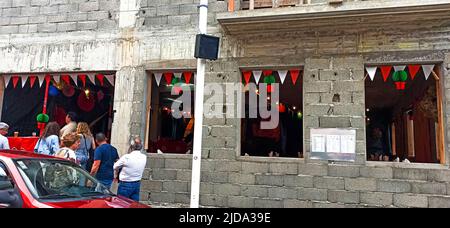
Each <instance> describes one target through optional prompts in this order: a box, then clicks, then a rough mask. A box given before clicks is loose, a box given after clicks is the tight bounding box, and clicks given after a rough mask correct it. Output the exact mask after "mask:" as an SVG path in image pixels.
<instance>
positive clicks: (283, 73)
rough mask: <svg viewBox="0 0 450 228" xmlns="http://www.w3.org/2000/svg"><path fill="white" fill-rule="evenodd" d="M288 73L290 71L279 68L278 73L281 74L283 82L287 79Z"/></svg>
mask: <svg viewBox="0 0 450 228" xmlns="http://www.w3.org/2000/svg"><path fill="white" fill-rule="evenodd" d="M287 73H288V71H287V70H279V71H278V75H279V76H280V81H281V84H283V83H284V80H286V76H287Z"/></svg>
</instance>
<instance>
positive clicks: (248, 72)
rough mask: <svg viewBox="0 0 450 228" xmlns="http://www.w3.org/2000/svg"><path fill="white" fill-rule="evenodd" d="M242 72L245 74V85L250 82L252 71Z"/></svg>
mask: <svg viewBox="0 0 450 228" xmlns="http://www.w3.org/2000/svg"><path fill="white" fill-rule="evenodd" d="M242 74H243V75H244V80H245V85H247V84H248V83H249V82H250V78H251V77H252V72H251V71H244V72H242Z"/></svg>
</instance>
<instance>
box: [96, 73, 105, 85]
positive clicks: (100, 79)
mask: <svg viewBox="0 0 450 228" xmlns="http://www.w3.org/2000/svg"><path fill="white" fill-rule="evenodd" d="M97 79H98V81H99V82H100V85H101V86H103V85H104V83H105V75H103V74H97Z"/></svg>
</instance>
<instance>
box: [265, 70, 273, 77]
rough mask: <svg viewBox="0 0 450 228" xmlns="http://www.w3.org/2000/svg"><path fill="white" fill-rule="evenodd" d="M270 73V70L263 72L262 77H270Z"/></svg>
mask: <svg viewBox="0 0 450 228" xmlns="http://www.w3.org/2000/svg"><path fill="white" fill-rule="evenodd" d="M272 73H273V71H271V70H264V71H263V75H264V76H269V75H272Z"/></svg>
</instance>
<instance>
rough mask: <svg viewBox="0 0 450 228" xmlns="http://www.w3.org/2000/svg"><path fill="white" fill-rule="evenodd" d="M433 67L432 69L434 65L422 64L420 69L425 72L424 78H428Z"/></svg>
mask: <svg viewBox="0 0 450 228" xmlns="http://www.w3.org/2000/svg"><path fill="white" fill-rule="evenodd" d="M433 69H434V65H422V70H423V73H424V74H425V80H428V78H429V77H430V75H431V72H432V71H433Z"/></svg>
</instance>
